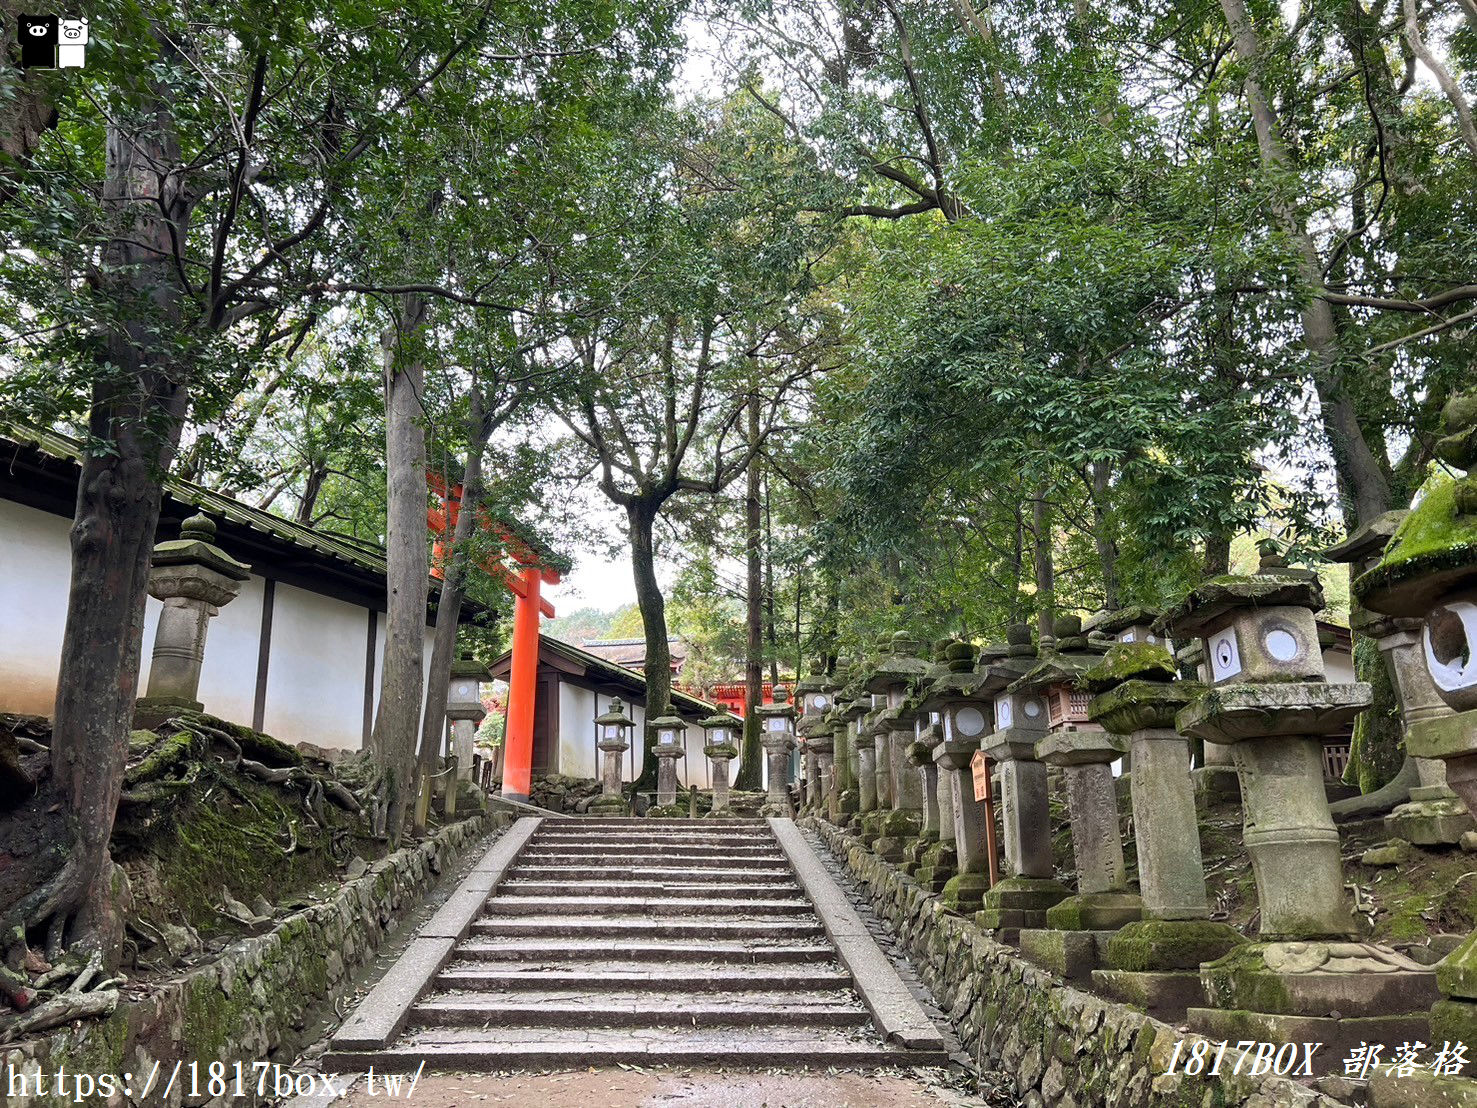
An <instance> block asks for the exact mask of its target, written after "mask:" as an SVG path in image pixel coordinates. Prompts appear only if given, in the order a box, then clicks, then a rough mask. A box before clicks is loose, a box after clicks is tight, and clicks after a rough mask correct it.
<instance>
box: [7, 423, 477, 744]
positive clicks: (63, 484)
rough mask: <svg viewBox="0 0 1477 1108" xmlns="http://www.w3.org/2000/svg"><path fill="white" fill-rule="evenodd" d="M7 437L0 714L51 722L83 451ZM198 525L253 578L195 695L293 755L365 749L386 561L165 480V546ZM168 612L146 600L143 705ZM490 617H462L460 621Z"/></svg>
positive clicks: (212, 649) (34, 434)
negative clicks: (287, 746)
mask: <svg viewBox="0 0 1477 1108" xmlns="http://www.w3.org/2000/svg"><path fill="white" fill-rule="evenodd" d="M8 435H9V436H10V437H0V567H4V570H5V572H4V573H3V574H0V712H18V713H31V714H36V715H50V714H51V711H52V708H53V705H54V702H55V699H56V679H57V670H58V666H59V663H60V659H61V648H62V632H63V629H64V626H65V623H66V611H67V594H68V589H69V584H70V574H71V549H70V544H69V540H68V532H69V530H70V528H71V525H72V514H73V511H74V508H75V505H76V500H77V478H78V473H79V465H78V458H79V456H80V455H79V444H78V443H76V442H75V441H73V440H71V439H68V438H65V437H63V436H61V435H56V434H52V433H49V432H42V431H31V430H18V429H10V430H9V431H8ZM198 514H204V515H205V516H207V517H208V518H209V519H210V520H211V521H212V522H213V523H214V524H215V527H216V534H215V540H214V541H215V543H216V545H218V546H219V547H220V549H221V550H223V551H224V552H225V553H226V554H228V555H229V556H230V557H231V558H234V559H236V560H237V561H240V562H244V563H246V564H247V565H248V566H249V567H250V575H249V576H248V577H247V578H246V580H245V581H244V582H242V585H241V589H240V593H239V595H237V596H236V597H235V599H234V600H232V601H231V603H229V604H228V605H226V606H224V607H221V608H220V609H219V614H217V615H215V616H214V617H213V618H212V619H211V620H210V622H209V629H208V633H207V639H206V649H205V654H204V661H203V664H202V666H201V670H200V683H199V692H198V700H199V701H200V703H202V704H203V705H204V709H205V711H207V712H209V713H211V714H212V715H216V716H220V717H221V718H223V719H227V720H231V721H232V722H235V723H242V724H247V725H249V726H251V727H254V728H256V729H257V730H259V731H266V732H267V733H269V734H271V735H274V736H276V737H277V738H280V739H282V740H284V741H286V742H289V743H298V742H310V743H313V744H315V745H317V746H319V747H323V748H326V749H338V750H358V749H360V748H361V747H362V746H363V744H364V742H365V740H366V739H367V738H368V736H369V731H370V728H371V726H372V725H373V723H374V711H375V705H376V703H377V698H378V695H379V676H380V659H381V655H382V653H383V650H384V639H385V615H384V610H385V556H384V550H383V549H382V548H381V547H379V546H376V545H374V544H371V543H365V542H360V541H358V540H355V539H353V538H349V537H347V536H344V535H336V534H332V533H329V532H326V531H323V530H319V529H315V528H311V527H305V526H303V525H301V524H297V523H294V522H292V521H291V520H287V519H283V518H281V517H279V516H274V515H272V514H270V513H268V512H264V511H261V510H259V509H256V508H252V507H249V506H248V505H246V504H242V503H241V502H240V501H238V500H233V499H231V498H230V497H227V496H222V495H221V494H219V493H216V492H213V491H211V490H209V489H206V488H203V487H201V486H199V485H194V484H191V483H190V482H187V481H181V480H178V479H175V478H169V479H167V480H166V481H165V493H164V502H163V508H162V510H161V513H160V517H159V526H158V538H159V539H160V540H161V541H162V540H171V539H175V538H176V537H177V536H178V535H179V533H180V525H181V523H183V521H184V520H185V519H187V518H189V517H191V516H195V515H198ZM433 589H434V583H433ZM433 595H434V593H433ZM161 608H162V605H161V603H160V601H158V600H156V599H154V598H152V597H151V598H150V599H149V601H148V609H147V612H146V614H145V624H144V638H143V654H142V664H141V670H140V673H139V692H140V694H142V693H143V692H144V690H145V689H146V688H147V687H148V682H149V669H150V655H151V651H152V648H153V645H154V640H155V635H156V630H157V628H158V624H159V614H160V611H161ZM484 615H485V613H484V612H483V611H482V610H481V609H479V608H477V606H475V605H472V604H464V605H463V619H464V620H471V619H476V618H481V617H482V616H484ZM433 619H434V606H433V608H432V610H431V611H428V613H427V621H428V622H427V628H426V634H425V655H426V658H427V660H429V658H430V653H431V626H430V623H431V621H432V620H433Z"/></svg>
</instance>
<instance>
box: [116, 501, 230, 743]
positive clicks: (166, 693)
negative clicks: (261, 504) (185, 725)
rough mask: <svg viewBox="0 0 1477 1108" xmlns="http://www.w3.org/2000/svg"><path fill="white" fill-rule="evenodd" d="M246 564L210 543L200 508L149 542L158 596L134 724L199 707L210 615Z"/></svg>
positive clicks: (152, 589)
mask: <svg viewBox="0 0 1477 1108" xmlns="http://www.w3.org/2000/svg"><path fill="white" fill-rule="evenodd" d="M250 576H251V567H250V566H249V565H247V564H246V563H245V562H238V561H237V560H236V559H235V558H232V557H231V556H230V555H229V554H227V553H226V552H225V551H224V550H222V549H221V548H220V547H218V546H216V545H215V522H214V521H213V520H211V518H210V517H209V516H207V515H205V514H203V513H201V514H198V515H193V516H191V517H190V518H189V519H187V520H185V521H184V523H182V524H180V537H179V538H177V539H170V540H167V541H165V542H161V543H159V544H158V545H157V546H155V547H154V554H153V559H152V561H151V564H150V569H149V595H150V596H152V597H153V598H154V599H155V600H158V601H160V602H161V603H162V604H163V607H162V608H161V609H160V611H159V623H158V626H156V627H155V629H154V651H153V654H152V656H151V659H150V663H149V684H148V687H147V688H146V690H145V693H144V695H143V696H142V697H140V698H139V700H138V702H137V705H136V707H135V709H134V726H136V727H151V726H153V725H154V724H156V723H159V722H160V721H162V720H164V719H167V718H168V717H169V716H170V715H172V714H173V713H174V712H176V711H178V710H179V709H181V708H184V709H188V710H190V711H196V712H198V711H201V710H202V709H203V708H204V705H203V704H201V703H200V701H199V700H197V699H196V697H197V696H199V695H200V669H201V666H202V665H203V664H204V662H205V633H206V631H207V630H208V629H209V627H210V620H211V617H213V616H216V615H219V614H220V610H221V609H222V608H224V607H225V606H226V605H227V604H229V603H230V602H231V601H232V600H234V599H236V597H237V596H239V595H240V593H241V586H242V585H243V584H244V583H245V582H246V579H247V578H248V577H250Z"/></svg>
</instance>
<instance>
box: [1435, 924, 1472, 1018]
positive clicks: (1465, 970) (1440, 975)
mask: <svg viewBox="0 0 1477 1108" xmlns="http://www.w3.org/2000/svg"><path fill="white" fill-rule="evenodd" d="M1436 984H1437V985H1439V986H1440V988H1441V991H1442V992H1443V993H1445V994H1446V995H1447V996H1457V997H1462V998H1464V999H1466V1000H1477V931H1474V932H1473V933H1472V934H1470V935H1468V936H1467V938H1466V939H1464V940H1463V941H1462V944H1461V945H1460V946H1458V947H1457V948H1456V949H1455V950H1453V951H1452V952H1451V953H1450V954H1448V955H1447V956H1446V957H1445V958H1443V959H1441V961H1440V963H1439V964H1438V965H1437V966H1436ZM1473 1046H1477V1040H1473Z"/></svg>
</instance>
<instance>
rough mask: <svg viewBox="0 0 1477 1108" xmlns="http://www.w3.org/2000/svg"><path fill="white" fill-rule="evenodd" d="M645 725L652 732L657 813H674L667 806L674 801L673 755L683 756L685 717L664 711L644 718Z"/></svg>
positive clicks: (675, 769)
mask: <svg viewBox="0 0 1477 1108" xmlns="http://www.w3.org/2000/svg"><path fill="white" fill-rule="evenodd" d="M646 725H647V726H648V727H650V728H651V729H652V730H653V731H655V732H656V750H655V751H654V753H655V754H656V757H657V765H656V806H657V808H658V809H659V810H660V812H659V814H661V815H677V814H679V813H677V812H669V811H667V809H669V808H671V807H672V806H673V805H674V804H676V803H677V759H678V758H685V757H686V756H687V721H686V720H684V719H683V718H682V717H681V716H678V715H665V716H657V718H656V719H652V720H647V721H646ZM680 814H682V815H685V814H686V812H685V811H684V812H682V813H680Z"/></svg>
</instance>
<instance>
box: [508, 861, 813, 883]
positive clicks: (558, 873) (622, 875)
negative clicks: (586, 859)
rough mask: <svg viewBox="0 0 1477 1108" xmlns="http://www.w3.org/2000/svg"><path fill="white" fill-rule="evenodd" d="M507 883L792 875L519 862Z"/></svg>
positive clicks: (786, 873)
mask: <svg viewBox="0 0 1477 1108" xmlns="http://www.w3.org/2000/svg"><path fill="white" fill-rule="evenodd" d="M508 877H509V879H510V880H515V881H520V880H530V881H532V880H538V881H599V882H607V881H614V880H618V879H619V880H638V881H678V882H681V883H682V884H684V885H702V884H715V885H717V884H722V883H724V882H729V881H733V882H747V881H760V882H778V881H793V880H794V879H795V873H794V871H793V870H790V869H788V868H773V869H771V868H764V867H759V866H753V867H749V866H746V867H744V868H742V869H727V868H724V869H717V868H713V869H709V868H706V867H705V868H702V869H695V868H693V867H691V866H654V865H629V864H621V863H614V864H611V865H606V866H595V865H591V866H586V865H571V866H559V865H552V864H549V863H546V862H537V863H530V862H519V863H518V864H516V865H515V866H513V868H512V869H511V870H509V871H508Z"/></svg>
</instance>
